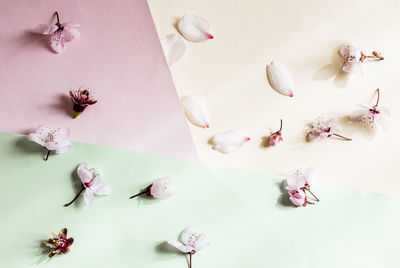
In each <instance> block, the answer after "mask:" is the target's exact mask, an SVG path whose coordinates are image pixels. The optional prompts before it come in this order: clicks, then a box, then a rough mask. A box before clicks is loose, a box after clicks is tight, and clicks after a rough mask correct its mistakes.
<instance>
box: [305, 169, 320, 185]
mask: <svg viewBox="0 0 400 268" xmlns="http://www.w3.org/2000/svg"><path fill="white" fill-rule="evenodd" d="M316 175H317V172H316V170H315V168H313V167H309V168H306V170H305V171H304V176H305V177H306V181H307V184H308V185H309V186H311V185H312V184H313V182H314V180H315V177H316Z"/></svg>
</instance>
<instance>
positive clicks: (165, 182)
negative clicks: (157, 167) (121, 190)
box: [129, 177, 175, 199]
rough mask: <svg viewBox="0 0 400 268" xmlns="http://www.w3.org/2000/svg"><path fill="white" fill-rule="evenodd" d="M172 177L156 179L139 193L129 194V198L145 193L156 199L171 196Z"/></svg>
mask: <svg viewBox="0 0 400 268" xmlns="http://www.w3.org/2000/svg"><path fill="white" fill-rule="evenodd" d="M171 184H172V179H171V178H170V177H164V178H160V179H158V180H156V181H155V182H153V183H152V184H151V185H150V186H148V187H147V188H146V189H145V190H144V191H142V192H141V193H138V194H135V195H133V196H131V197H130V198H129V199H132V198H135V197H137V196H140V195H143V194H147V195H148V196H150V197H153V198H157V199H165V198H168V197H170V196H172V195H173V194H174V193H175V190H174V189H173V188H172V186H171Z"/></svg>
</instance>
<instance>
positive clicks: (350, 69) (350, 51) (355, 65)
mask: <svg viewBox="0 0 400 268" xmlns="http://www.w3.org/2000/svg"><path fill="white" fill-rule="evenodd" d="M339 52H340V55H341V56H342V58H344V59H345V61H344V63H343V66H342V70H343V71H344V72H346V73H356V72H359V71H361V63H362V62H364V61H365V60H366V59H374V60H378V61H380V60H383V59H384V58H383V57H382V56H381V55H380V54H379V53H378V52H376V51H373V52H372V55H371V56H367V55H365V54H364V53H363V52H362V51H361V50H360V49H359V48H357V47H355V46H352V45H345V46H343V47H342V48H340V50H339Z"/></svg>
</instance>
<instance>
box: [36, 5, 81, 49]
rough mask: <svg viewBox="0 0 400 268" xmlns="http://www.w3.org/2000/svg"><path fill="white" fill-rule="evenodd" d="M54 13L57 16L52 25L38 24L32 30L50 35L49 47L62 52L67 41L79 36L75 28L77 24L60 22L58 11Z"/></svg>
mask: <svg viewBox="0 0 400 268" xmlns="http://www.w3.org/2000/svg"><path fill="white" fill-rule="evenodd" d="M54 15H55V16H56V18H57V22H56V23H55V24H54V25H48V24H39V25H38V26H36V28H35V30H34V31H35V32H36V33H40V34H44V35H51V38H50V45H51V47H52V48H53V50H54V51H55V52H57V53H63V52H64V51H65V49H66V47H67V43H68V42H71V41H72V40H74V39H76V38H78V37H79V36H80V33H79V31H78V29H77V28H78V27H79V24H76V23H60V18H59V16H58V12H55V13H54Z"/></svg>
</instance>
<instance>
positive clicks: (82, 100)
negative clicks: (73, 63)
mask: <svg viewBox="0 0 400 268" xmlns="http://www.w3.org/2000/svg"><path fill="white" fill-rule="evenodd" d="M69 96H70V100H71V101H72V103H73V104H74V106H73V107H72V109H73V111H74V118H77V117H78V116H79V115H80V114H81V113H82V112H83V111H84V110H85V109H86V107H88V106H89V105H93V104H95V103H97V100H96V99H94V97H93V93H92V92H90V91H89V90H88V89H82V88H79V89H76V90H70V91H69Z"/></svg>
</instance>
